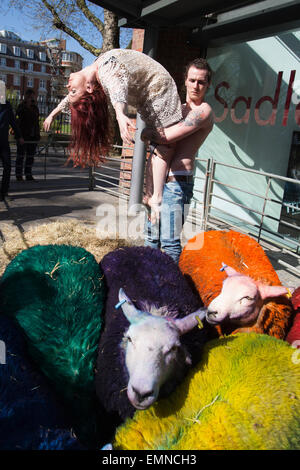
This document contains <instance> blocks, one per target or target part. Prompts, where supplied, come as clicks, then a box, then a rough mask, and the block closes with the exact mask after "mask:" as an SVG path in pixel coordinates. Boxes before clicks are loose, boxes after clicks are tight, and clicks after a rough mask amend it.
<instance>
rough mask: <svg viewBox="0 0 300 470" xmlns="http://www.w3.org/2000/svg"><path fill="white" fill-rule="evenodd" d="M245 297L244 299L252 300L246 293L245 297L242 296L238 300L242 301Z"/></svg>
mask: <svg viewBox="0 0 300 470" xmlns="http://www.w3.org/2000/svg"><path fill="white" fill-rule="evenodd" d="M245 299H246V300H254V298H253V297H249V296H248V295H246V296H245V297H243V298H242V299H241V300H240V302H243V300H245Z"/></svg>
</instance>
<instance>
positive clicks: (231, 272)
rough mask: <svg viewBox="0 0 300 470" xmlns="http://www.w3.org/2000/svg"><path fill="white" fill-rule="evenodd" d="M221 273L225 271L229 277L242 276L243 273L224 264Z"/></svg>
mask: <svg viewBox="0 0 300 470" xmlns="http://www.w3.org/2000/svg"><path fill="white" fill-rule="evenodd" d="M221 271H225V273H226V274H227V276H228V277H230V276H240V275H241V273H239V272H237V271H236V270H235V269H233V268H231V267H230V266H227V264H225V263H222V268H221Z"/></svg>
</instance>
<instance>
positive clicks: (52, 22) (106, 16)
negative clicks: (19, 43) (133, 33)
mask: <svg viewBox="0 0 300 470" xmlns="http://www.w3.org/2000/svg"><path fill="white" fill-rule="evenodd" d="M8 6H9V7H10V8H15V9H19V10H21V11H22V13H23V14H24V15H26V16H28V17H29V18H30V20H31V22H32V25H33V27H35V28H37V29H41V30H43V36H44V37H46V36H47V35H48V36H49V34H51V33H53V31H55V30H60V31H61V32H62V33H63V34H65V35H67V36H70V37H72V38H73V39H75V40H76V41H77V42H78V43H79V44H80V45H81V46H82V47H83V48H84V49H86V50H87V51H89V52H90V53H91V54H93V55H94V56H98V55H99V54H101V53H102V52H106V51H107V50H109V49H114V48H119V47H120V31H119V27H118V17H117V16H116V15H115V14H114V13H112V12H110V11H108V10H105V9H103V8H101V7H99V6H97V5H94V4H92V3H90V2H87V1H86V0H31V1H30V2H24V1H23V0H8ZM2 8H3V7H2ZM95 31H96V36H95ZM123 35H124V34H123ZM129 35H130V33H128V31H127V34H126V32H125V35H124V36H125V40H126V36H127V40H128V42H129V40H130V38H129ZM87 37H88V38H95V40H96V41H99V38H100V39H101V41H99V42H100V43H101V46H100V47H99V45H95V44H92V43H91V42H90V39H89V40H87V39H86V38H87Z"/></svg>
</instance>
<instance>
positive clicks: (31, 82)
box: [27, 78, 33, 88]
mask: <svg viewBox="0 0 300 470" xmlns="http://www.w3.org/2000/svg"><path fill="white" fill-rule="evenodd" d="M27 86H28V87H29V88H33V78H28V79H27Z"/></svg>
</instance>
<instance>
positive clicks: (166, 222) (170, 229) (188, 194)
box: [145, 181, 194, 263]
mask: <svg viewBox="0 0 300 470" xmlns="http://www.w3.org/2000/svg"><path fill="white" fill-rule="evenodd" d="M193 185H194V184H193V183H185V182H183V181H174V182H173V181H172V182H170V183H166V184H165V186H164V192H163V200H162V207H161V213H160V221H159V223H156V224H151V222H150V221H149V220H147V221H146V227H145V246H150V247H152V248H161V249H162V251H164V252H165V253H167V254H168V255H169V256H171V258H173V260H174V261H175V263H178V261H179V257H180V253H181V242H180V234H181V231H182V227H183V224H184V221H185V219H186V216H187V214H188V209H189V204H190V201H191V198H192V197H193Z"/></svg>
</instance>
